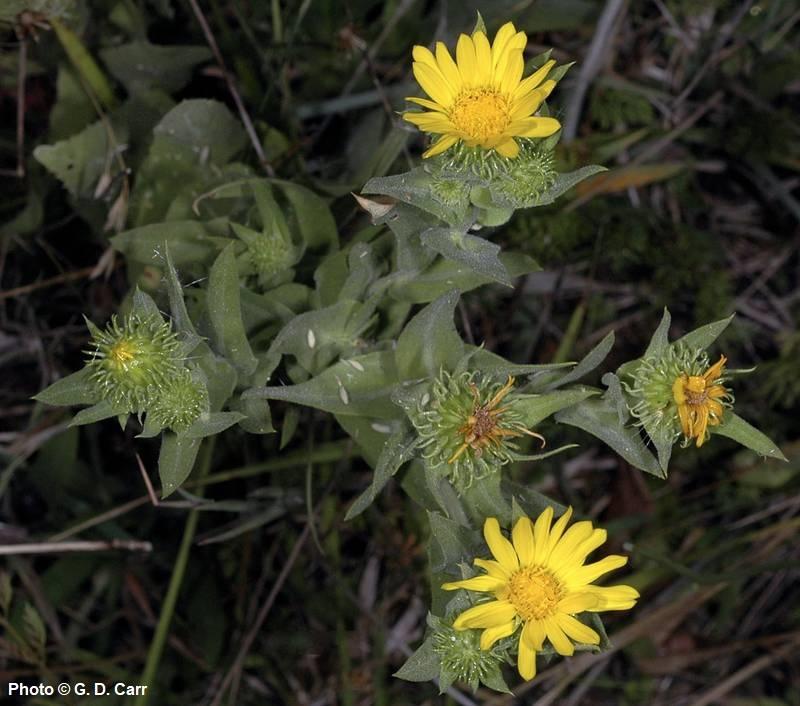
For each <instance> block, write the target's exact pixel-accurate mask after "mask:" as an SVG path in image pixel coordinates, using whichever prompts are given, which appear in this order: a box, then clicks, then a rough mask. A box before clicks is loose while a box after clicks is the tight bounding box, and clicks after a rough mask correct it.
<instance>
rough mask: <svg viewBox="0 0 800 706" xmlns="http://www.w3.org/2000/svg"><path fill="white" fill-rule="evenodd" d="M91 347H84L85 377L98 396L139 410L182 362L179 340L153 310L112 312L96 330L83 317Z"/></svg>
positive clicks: (118, 405)
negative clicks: (119, 314) (125, 313)
mask: <svg viewBox="0 0 800 706" xmlns="http://www.w3.org/2000/svg"><path fill="white" fill-rule="evenodd" d="M86 324H87V326H88V327H89V330H90V332H91V334H92V340H91V346H92V349H91V350H89V351H86V353H87V355H89V360H88V361H87V363H86V365H87V367H88V368H89V369H90V370H91V376H90V377H91V380H92V382H93V383H94V385H95V386H96V388H97V391H98V393H99V394H100V396H101V397H102V398H103V399H104V400H107V401H109V402H111V403H112V404H113V405H115V406H117V407H120V408H124V409H127V410H129V411H131V412H139V411H142V410H144V409H145V408H146V407H147V406H148V405H149V404H150V403H151V402H152V400H153V399H155V397H156V396H157V395H158V392H159V390H160V389H161V388H162V387H163V386H164V385H166V384H167V383H168V382H170V381H171V380H172V379H174V378H175V377H176V376H177V375H178V373H179V371H180V370H181V369H182V367H183V362H182V360H181V359H180V357H179V356H180V342H179V341H178V338H177V336H176V335H175V333H173V331H172V328H171V327H170V325H169V323H167V322H166V321H163V320H162V319H161V318H160V317H159V316H153V315H150V316H147V315H142V314H138V313H131V314H128V316H126V317H125V318H124V319H123V320H122V322H120V320H119V319H118V318H117V317H116V316H114V317H112V318H111V322H110V323H109V325H108V326H107V327H106V328H105V330H101V329H99V328H97V327H96V326H95V325H94V324H92V323H91V322H90V321H87V322H86Z"/></svg>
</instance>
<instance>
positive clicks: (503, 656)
mask: <svg viewBox="0 0 800 706" xmlns="http://www.w3.org/2000/svg"><path fill="white" fill-rule="evenodd" d="M480 635H481V631H480V630H455V629H454V628H453V627H452V626H450V625H447V624H446V623H444V622H441V623H440V624H439V626H438V627H437V629H436V631H435V632H434V633H433V650H434V652H435V653H436V654H437V655H438V657H439V659H440V661H441V665H442V673H443V674H448V675H450V676H451V677H452V678H453V681H461V682H464V683H466V684H468V685H469V687H470V688H471V689H472V690H473V691H475V690H476V689H477V688H478V685H479V683H484V684H485V683H486V682H487V681H488V680H489V679H490V678H491V676H492V675H493V674H494V673H495V672H496V671H497V669H498V667H499V666H500V664H502V663H503V662H505V661H507V649H505V648H504V643H495V645H494V646H493V647H492V649H490V650H482V649H481V647H480Z"/></svg>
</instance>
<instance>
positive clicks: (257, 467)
mask: <svg viewBox="0 0 800 706" xmlns="http://www.w3.org/2000/svg"><path fill="white" fill-rule="evenodd" d="M352 455H353V450H352V444H351V442H350V441H349V440H343V441H332V442H330V443H328V444H322V445H320V446H318V447H317V448H316V449H314V451H311V452H309V451H305V450H304V451H298V452H296V453H292V454H286V455H285V456H282V457H281V458H275V459H272V460H270V461H264V462H263V463H254V464H252V465H249V466H241V467H239V468H231V469H229V470H227V471H220V472H219V473H215V474H213V475H211V476H208V477H207V478H197V479H196V480H193V481H190V482H189V483H186V484H185V485H184V487H186V488H194V487H197V486H200V487H203V486H206V485H213V484H215V483H224V482H226V481H229V480H234V479H236V478H250V477H252V476H258V475H261V474H262V473H271V472H273V471H285V470H287V469H289V468H296V467H297V466H305V465H306V464H317V463H333V462H335V461H341V460H342V459H343V458H345V457H349V456H352Z"/></svg>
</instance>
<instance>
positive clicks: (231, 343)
mask: <svg viewBox="0 0 800 706" xmlns="http://www.w3.org/2000/svg"><path fill="white" fill-rule="evenodd" d="M526 42H527V40H526V36H525V34H524V33H523V32H519V31H517V29H516V28H515V27H514V25H513V24H511V23H507V24H505V25H503V26H502V27H501V28H500V29H499V30H498V31H497V33H496V34H495V35H494V37H493V39H492V40H491V41H490V39H489V37H488V35H487V33H486V29H485V27H484V26H483V23H482V21H479V23H478V26H477V27H476V28H475V30H474V31H473V32H472V34H470V35H466V34H462V35H461V36H460V37H459V39H458V42H457V46H456V48H455V53H454V55H455V59H454V58H453V54H451V51H450V50H449V49H448V48H447V47H446V46H445V45H444V44H442V43H441V42H438V43H437V44H436V46H435V48H434V50H433V51H431V50H429V49H427V48H425V47H421V46H417V47H414V50H413V58H414V63H413V71H414V75H415V77H416V78H417V81H418V83H419V85H420V88H421V89H422V91H423V92H424V93H425V94H426V96H425V97H411V98H409V99H408V101H409V103H410V104H412V107H411V108H410V109H409V110H407V111H406V112H404V113H403V115H402V117H403V120H404V121H406V122H407V123H411V124H413V125H415V126H417V127H419V128H420V129H421V130H422V131H423V132H425V133H429V134H430V135H432V136H433V137H432V139H431V142H430V146H429V147H428V149H427V151H426V152H425V153H424V154H423V159H422V161H421V164H420V165H419V166H417V167H415V168H413V169H412V170H411V171H409V172H406V173H403V174H395V175H390V176H379V177H375V178H372V179H370V180H369V181H368V182H367V183H366V185H365V186H364V188H363V190H362V193H361V195H359V196H358V197H357V199H358V203H359V204H360V205H361V207H362V208H363V209H364V210H366V211H367V212H368V214H369V216H370V217H371V220H372V225H371V226H369V227H367V228H365V229H364V230H363V231H361V232H359V233H358V234H356V235H355V237H351V238H349V239H348V241H347V242H341V241H340V239H339V234H338V233H337V228H336V225H335V223H334V220H333V218H332V216H331V213H330V211H329V210H328V207H327V204H326V202H325V201H324V200H323V199H322V198H321V197H320V196H318V195H316V194H315V193H313V192H311V191H310V190H308V189H306V188H305V187H303V186H300V185H298V184H295V183H291V182H286V181H280V180H277V179H265V178H261V177H258V176H256V175H255V174H254V173H253V172H252V170H251V169H250V168H249V167H248V166H246V165H244V164H240V163H237V162H235V161H233V158H234V156H235V155H236V154H237V152H238V151H239V150H240V148H241V147H242V146H243V144H244V136H243V134H242V131H241V129H240V127H239V126H238V124H237V122H236V120H235V119H234V118H233V116H232V115H231V114H230V113H229V112H228V111H227V109H226V108H225V107H224V106H222V105H221V104H219V103H215V102H213V101H200V100H187V101H184V102H182V103H180V104H179V105H177V106H175V107H174V108H172V109H171V110H170V111H169V112H168V113H167V114H166V115H165V116H164V117H163V118H162V119H161V121H160V122H159V123H158V124H157V125H156V126H155V128H154V129H153V135H152V140H151V142H150V145H149V148H148V149H149V151H148V152H147V153H146V156H144V159H143V161H142V163H141V165H140V166H139V168H138V170H137V171H136V173H135V179H134V183H133V189H132V192H131V200H130V209H129V212H128V221H127V224H128V226H129V228H128V229H127V230H124V231H123V232H121V233H119V234H118V235H116V236H115V237H114V238H113V239H112V242H113V245H114V247H115V248H116V250H118V251H119V252H120V253H122V254H123V255H124V256H125V259H126V262H127V263H128V266H129V271H130V274H131V277H132V279H133V282H134V286H133V289H132V293H131V295H130V297H129V298H128V299H127V301H126V302H125V305H124V308H123V312H122V313H120V315H119V316H117V317H114V318H112V320H111V322H110V323H108V324H107V325H106V326H105V327H99V326H96V325H95V324H93V323H91V322H88V326H89V332H90V334H91V339H90V342H89V344H88V346H87V349H86V365H85V367H84V368H83V369H82V370H80V371H78V372H76V373H74V374H73V375H71V376H69V377H66V378H64V379H62V380H59V381H58V382H56V383H55V384H53V385H52V386H50V387H49V388H47V389H46V390H44V391H43V392H42V393H40V394H39V395H38V399H39V400H41V401H43V402H46V403H49V404H54V405H84V406H85V409H82V410H81V411H79V412H78V413H77V414H76V415H75V417H74V419H73V420H72V423H73V424H88V423H91V422H96V421H98V420H100V419H104V418H108V417H115V418H118V419H119V420H120V423H121V424H122V425H125V424H126V423H127V421H128V418H129V417H130V416H131V415H133V416H134V417H135V419H136V423H137V424H139V425H140V428H141V434H140V435H141V436H143V437H155V436H160V437H161V452H160V460H159V474H160V479H161V485H162V489H163V493H164V495H169V494H170V493H172V492H174V491H175V490H176V489H178V488H180V486H181V485H182V484H183V483H184V481H185V480H186V479H187V478H188V476H189V475H190V473H191V471H192V469H193V466H194V464H195V459H196V457H197V453H198V449H199V447H200V445H201V442H202V440H203V438H205V437H208V436H211V435H215V434H219V433H221V432H223V431H226V430H228V429H230V430H231V433H236V432H235V431H234V430H233V429H234V428H236V429H238V430H239V433H242V432H246V433H250V434H269V433H272V432H273V431H274V429H273V425H272V417H271V412H270V405H271V404H273V403H275V402H280V403H281V404H280V406H281V407H282V408H286V407H287V406H288V407H289V408H292V406H298V405H299V406H304V407H312V408H315V409H317V410H322V411H324V412H326V413H328V414H330V415H333V417H334V418H335V419H336V421H337V422H338V423H339V425H340V426H341V428H342V429H343V431H344V433H346V434H347V435H349V436H350V437H351V438H352V439H353V441H354V443H355V445H356V447H357V448H358V449H359V451H360V453H361V454H362V455H363V457H364V458H365V459H366V460H367V462H368V463H369V464H370V465H371V466H372V467H373V469H374V474H373V476H372V481H371V483H370V484H369V486H368V487H367V488H365V489H364V491H363V493H362V494H361V495H359V497H357V498H356V499H355V500H354V502H353V503H352V505H351V507H350V510H349V512H348V515H347V517H348V518H353V517H355V516H357V515H358V514H360V513H362V512H363V511H364V510H365V509H366V508H367V507H368V506H369V505H370V504H371V503H372V502H373V501H374V500H375V499H376V497H377V496H378V494H379V492H380V491H381V489H382V488H383V487H384V486H385V485H386V484H387V483H388V482H389V480H390V479H391V478H392V477H393V476H395V475H396V474H398V473H399V472H400V471H401V470H402V473H403V478H404V487H408V488H413V497H414V500H415V501H416V502H418V503H420V504H421V505H422V506H423V507H424V508H425V509H426V510H427V511H428V518H429V521H430V538H429V558H430V570H431V577H432V580H431V586H432V601H431V611H430V613H429V616H428V632H427V635H426V637H425V639H424V641H423V643H422V645H421V646H420V647H419V649H418V650H417V651H416V652H415V653H414V655H413V656H412V657H411V658H410V659H409V660H408V662H407V663H406V665H405V666H404V667H403V668H402V669H400V671H399V672H398V676H400V677H402V678H405V679H410V680H428V679H438V681H439V685H440V687H441V688H442V689H446V688H447V687H448V686H449V685H450V684H451V683H452V682H454V681H456V680H460V681H463V682H465V683H466V684H468V685H470V686H471V687H473V688H477V686H478V685H479V684H484V685H486V686H488V687H490V688H493V689H496V690H500V691H504V690H507V686H506V683H505V681H504V677H503V674H502V670H501V668H502V667H503V665H505V664H507V663H508V664H511V665H515V667H516V670H517V672H518V673H519V675H520V676H521V677H522V678H523V679H525V680H529V679H533V678H534V676H535V674H536V668H537V659H538V658H543V659H550V658H551V656H552V655H554V654H559V655H564V656H569V655H572V654H573V653H574V652H575V651H576V650H602V649H604V648H606V647H607V646H608V641H607V638H606V634H605V631H604V629H603V624H602V621H601V619H600V617H599V616H600V614H601V613H603V612H605V611H615V610H627V609H630V608H632V607H633V606H634V604H635V603H636V600H637V598H638V597H639V594H638V593H637V591H636V590H635V589H634V588H633V587H631V586H628V585H625V584H619V585H607V584H603V585H598V584H597V583H596V581H597V580H598V579H600V578H601V577H603V576H604V575H605V574H607V573H608V572H611V571H613V570H615V569H619V568H621V567H622V566H624V565H625V564H626V562H627V557H624V556H619V555H606V556H603V557H602V558H599V559H598V558H593V557H591V556H590V555H592V553H593V552H595V551H596V550H598V549H600V547H601V546H602V545H603V544H604V542H605V540H606V532H605V530H603V529H599V528H596V527H594V526H593V525H592V523H591V522H587V521H580V522H573V523H571V522H570V520H571V518H572V509H571V508H564V507H561V506H559V505H558V504H557V503H555V502H553V501H552V500H550V499H549V498H547V497H544V496H542V495H540V494H539V493H537V492H535V491H534V490H532V489H531V488H528V487H525V486H523V485H518V484H514V483H512V482H511V480H510V478H509V476H508V473H507V469H508V467H509V465H510V464H513V463H514V462H517V461H526V460H527V461H530V460H533V461H535V460H537V459H540V458H543V457H544V456H547V455H552V454H558V453H562V452H565V451H567V450H568V449H569V448H570V447H561V448H555V449H551V448H548V447H546V446H545V435H544V434H543V431H542V429H543V427H542V424H543V423H544V422H545V420H549V423H550V424H553V423H554V424H562V425H569V426H572V427H577V428H579V429H582V430H584V431H585V432H588V433H589V434H593V435H594V436H596V437H597V438H599V439H601V440H602V441H603V442H605V443H606V444H607V445H608V446H610V447H611V448H612V449H614V450H615V451H616V452H617V453H619V454H620V455H621V456H622V457H623V458H624V459H625V460H626V461H627V462H628V463H629V464H631V465H632V466H634V467H636V468H639V469H641V470H642V471H645V472H646V473H650V474H653V475H656V476H659V477H661V478H664V477H666V475H667V471H668V467H669V462H670V456H671V454H672V452H673V449H674V447H675V445H676V444H677V445H678V446H679V447H685V446H687V445H689V444H692V445H694V446H697V447H699V446H702V445H704V444H706V443H712V439H711V438H712V437H713V436H714V435H723V436H727V437H730V438H732V439H734V440H736V441H738V442H740V443H741V444H743V445H745V446H747V447H749V448H751V449H754V450H755V451H757V452H758V453H760V454H762V455H765V456H771V457H774V458H782V454H781V452H780V451H779V450H778V449H777V447H776V446H775V445H774V444H773V443H772V442H771V441H770V440H769V439H768V438H767V437H766V436H764V435H763V434H762V433H761V432H759V431H757V430H756V429H755V428H754V427H752V426H751V425H750V424H748V423H747V422H746V421H744V420H743V419H742V418H741V417H739V416H737V414H736V413H735V412H734V387H735V385H734V382H733V381H734V380H735V378H736V376H737V375H738V374H740V373H742V372H745V371H741V370H735V369H732V368H730V367H728V360H727V358H726V357H725V356H724V355H719V354H718V353H714V354H712V353H711V352H709V349H710V348H711V347H712V346H713V345H714V343H715V341H716V339H717V338H718V337H719V335H720V334H721V333H722V332H723V331H724V330H725V328H726V327H727V326H728V324H729V323H730V321H731V319H730V318H727V319H723V320H721V321H717V322H714V323H711V324H708V325H706V326H702V327H700V328H699V329H697V330H695V331H692V332H691V333H688V334H686V335H685V336H683V337H682V338H680V339H678V340H676V341H670V339H669V336H668V333H669V326H670V316H669V313H668V312H667V311H665V312H664V318H663V320H662V322H661V324H660V325H659V327H658V329H657V330H656V331H655V334H654V335H653V338H652V340H651V342H650V344H649V346H648V347H647V349H646V350H645V351H644V352H643V354H642V357H641V358H639V359H637V360H633V361H629V362H627V363H625V364H624V365H622V366H621V367H620V368H619V369H618V370H616V371H615V372H607V373H606V374H605V375H604V376H603V378H602V381H603V384H604V387H603V388H602V389H601V388H596V387H591V386H588V385H584V384H581V382H580V380H581V379H583V378H584V377H585V376H586V375H587V374H589V373H590V372H592V371H593V370H595V369H596V368H597V367H598V366H600V365H601V364H602V362H603V361H604V359H605V358H606V356H607V354H608V353H609V351H610V350H611V348H612V346H613V343H614V336H613V333H612V334H609V335H608V336H607V337H606V338H604V339H603V340H602V341H601V342H600V343H599V344H597V346H596V347H595V348H594V349H593V350H591V351H590V352H589V353H588V355H587V356H586V357H585V358H584V359H583V360H581V361H579V362H577V363H566V364H540V363H537V362H536V361H531V362H528V361H526V362H521V363H520V362H511V361H508V360H505V359H504V358H502V357H500V356H499V355H497V354H495V353H493V352H491V351H489V350H486V349H485V348H483V347H480V346H474V345H471V344H469V343H466V342H465V341H464V340H462V338H461V336H460V335H459V333H458V331H457V330H456V328H455V325H454V311H455V308H456V306H457V304H458V302H459V298H460V296H461V295H462V294H463V293H464V292H467V291H470V290H474V289H476V288H478V287H481V286H483V285H486V284H489V283H493V282H494V283H500V284H503V285H506V286H509V287H511V286H513V285H514V281H515V278H517V277H519V276H521V275H525V274H526V273H530V272H532V271H534V270H536V269H537V266H536V263H535V262H533V261H532V260H531V259H530V258H528V257H526V256H524V255H522V254H520V253H508V252H501V250H500V247H499V246H498V245H497V244H496V243H495V242H493V240H492V237H493V235H494V233H495V231H496V228H497V227H499V226H502V225H503V224H504V223H505V222H506V221H508V219H509V218H510V217H511V215H512V214H513V213H514V211H515V210H517V209H523V208H536V207H539V206H544V205H547V204H550V203H552V202H553V201H554V200H556V199H557V198H558V197H559V196H561V195H562V194H564V193H565V192H566V191H568V190H569V189H570V188H572V187H573V186H575V185H576V184H578V183H579V182H580V181H582V180H583V179H586V178H587V177H590V176H592V175H593V174H596V173H598V172H600V171H602V168H601V167H598V166H586V167H583V168H581V169H578V170H577V171H573V172H569V173H559V172H557V170H556V167H555V160H554V158H553V152H554V149H555V147H556V144H557V142H558V137H559V130H560V123H559V121H558V119H557V118H555V117H553V116H552V115H551V114H550V110H549V109H548V106H547V102H546V101H547V99H548V97H549V96H550V95H551V93H552V92H553V91H554V90H555V89H556V87H557V85H558V82H559V81H560V79H561V78H562V77H563V76H564V74H565V73H566V71H567V70H568V68H569V66H568V65H562V66H557V65H556V62H555V60H553V59H551V58H550V52H546V53H544V54H542V55H540V56H537V57H535V58H534V59H532V60H531V61H529V62H528V63H527V69H528V70H527V71H526V63H525V59H524V50H525V47H526ZM526 74H527V75H526ZM57 148H58V145H56V146H54V147H52V148H51V151H50V152H44V153H43V156H42V161H43V163H45V165H46V166H47V165H48V164H50V165H51V167H50V168H52V170H53V171H55V172H56V173H58V170H57V168H56V167H53V166H52V165H53V159H54V155H53V153H52V149H57ZM163 312H168V315H166V314H164V313H163ZM286 383H288V384H286ZM290 435H291V430H288V431H287V430H286V429H284V436H285V440H288V438H289V436H290Z"/></svg>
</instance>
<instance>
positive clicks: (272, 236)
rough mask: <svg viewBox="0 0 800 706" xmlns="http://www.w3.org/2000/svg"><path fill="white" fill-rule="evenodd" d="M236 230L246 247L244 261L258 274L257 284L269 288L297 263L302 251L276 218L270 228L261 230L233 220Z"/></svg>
mask: <svg viewBox="0 0 800 706" xmlns="http://www.w3.org/2000/svg"><path fill="white" fill-rule="evenodd" d="M232 225H233V230H234V232H235V233H236V235H237V236H238V237H239V239H240V240H242V241H243V242H244V243H245V245H246V249H245V252H244V253H243V255H242V260H243V261H244V262H245V263H246V265H247V266H248V268H249V269H250V270H251V272H252V273H254V274H255V275H256V276H257V277H258V283H259V285H261V286H262V287H267V286H269V285H270V284H273V283H274V280H276V279H277V278H279V277H280V276H281V275H284V274H285V273H286V271H287V270H288V269H289V268H291V267H292V266H293V265H295V264H296V263H297V261H298V259H299V255H300V253H299V252H298V250H297V248H296V247H295V246H294V244H293V243H292V238H291V236H290V234H289V232H288V229H286V228H285V227H282V226H284V224H282V223H278V222H277V221H276V220H273V222H272V224H271V226H270V227H268V228H266V229H265V230H264V231H262V232H259V231H256V230H252V229H251V228H247V227H245V226H243V225H240V224H238V223H234V224H232Z"/></svg>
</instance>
